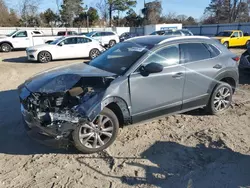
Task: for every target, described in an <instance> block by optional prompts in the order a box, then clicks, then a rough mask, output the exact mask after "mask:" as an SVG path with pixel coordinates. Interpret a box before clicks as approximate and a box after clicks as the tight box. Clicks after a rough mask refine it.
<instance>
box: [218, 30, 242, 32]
mask: <svg viewBox="0 0 250 188" xmlns="http://www.w3.org/2000/svg"><path fill="white" fill-rule="evenodd" d="M235 31H236V32H237V31H238V32H240V31H241V30H225V31H221V32H235Z"/></svg>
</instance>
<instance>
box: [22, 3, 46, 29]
mask: <svg viewBox="0 0 250 188" xmlns="http://www.w3.org/2000/svg"><path fill="white" fill-rule="evenodd" d="M39 3H41V1H39ZM19 8H20V16H21V21H22V24H23V25H25V26H26V27H27V26H38V25H39V18H38V14H37V13H38V8H39V4H38V2H37V1H36V0H21V1H20V2H19Z"/></svg>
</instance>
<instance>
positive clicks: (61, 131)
mask: <svg viewBox="0 0 250 188" xmlns="http://www.w3.org/2000/svg"><path fill="white" fill-rule="evenodd" d="M238 61H239V58H238V57H236V56H235V55H234V54H232V53H231V52H230V51H229V50H228V49H226V48H225V47H224V46H222V45H221V44H219V43H218V42H217V41H214V40H213V39H210V38H207V37H196V36H193V37H171V36H143V37H137V38H133V39H129V40H127V41H125V42H122V43H119V44H117V45H115V46H114V47H112V48H110V49H109V50H107V51H105V52H104V53H103V54H101V55H100V56H99V57H97V58H96V59H94V60H92V61H90V62H89V63H88V64H85V63H79V64H73V65H70V66H64V67H59V68H57V69H52V70H49V71H46V72H43V73H41V74H38V75H36V76H34V77H33V78H30V79H28V80H27V81H26V82H25V83H24V84H22V85H21V86H19V88H18V90H19V95H20V101H21V111H22V114H23V118H24V122H25V125H26V127H28V132H32V131H33V132H34V131H35V132H36V133H39V134H38V135H46V137H49V138H52V139H56V140H67V141H69V143H73V144H74V145H75V147H76V148H77V149H78V150H80V151H81V152H83V153H93V152H98V151H101V150H103V149H105V148H107V147H108V146H110V145H111V144H112V143H113V142H114V140H115V139H116V137H117V134H118V129H119V127H122V126H125V125H128V124H133V123H136V122H140V121H143V120H147V119H152V118H155V117H158V116H162V115H166V114H172V113H183V112H186V111H190V110H194V109H197V108H205V109H206V110H207V111H208V112H209V113H210V114H217V113H221V112H223V111H225V110H226V109H227V108H229V106H230V105H231V101H232V95H233V92H234V90H235V88H236V86H237V83H238V77H239V75H238V66H237V62H238Z"/></svg>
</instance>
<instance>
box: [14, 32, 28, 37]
mask: <svg viewBox="0 0 250 188" xmlns="http://www.w3.org/2000/svg"><path fill="white" fill-rule="evenodd" d="M15 37H27V31H22V32H19V33H17V34H15Z"/></svg>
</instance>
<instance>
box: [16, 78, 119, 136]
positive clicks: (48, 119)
mask: <svg viewBox="0 0 250 188" xmlns="http://www.w3.org/2000/svg"><path fill="white" fill-rule="evenodd" d="M54 79H56V78H54ZM54 79H51V80H49V82H47V83H43V86H41V87H40V88H39V89H38V88H36V90H34V88H33V91H31V89H29V85H27V84H23V85H21V86H19V88H18V90H19V96H20V102H21V112H22V115H23V118H24V121H25V123H26V124H27V125H28V127H29V128H30V129H38V130H39V133H41V134H44V135H48V136H51V137H54V138H56V139H60V138H68V136H69V135H70V133H71V132H72V131H73V130H74V129H75V128H76V127H77V126H78V125H79V124H83V123H86V122H87V121H92V120H93V119H91V118H94V117H95V116H94V115H95V114H97V113H96V108H98V107H99V106H100V103H101V101H102V99H103V96H104V93H105V90H106V88H107V87H108V86H109V84H110V82H111V81H112V80H113V79H114V78H110V77H109V78H106V77H79V80H77V82H75V81H74V82H70V83H71V84H72V86H69V85H68V84H65V82H62V83H61V84H63V86H59V85H55V86H54V88H55V92H52V88H53V87H52V83H56V84H59V83H58V82H55V80H54ZM60 79H62V78H60ZM65 86H67V87H65ZM58 88H60V89H58ZM62 88H64V89H65V90H63V89H62ZM69 88H70V89H69Z"/></svg>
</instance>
